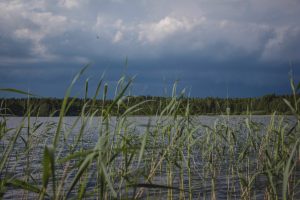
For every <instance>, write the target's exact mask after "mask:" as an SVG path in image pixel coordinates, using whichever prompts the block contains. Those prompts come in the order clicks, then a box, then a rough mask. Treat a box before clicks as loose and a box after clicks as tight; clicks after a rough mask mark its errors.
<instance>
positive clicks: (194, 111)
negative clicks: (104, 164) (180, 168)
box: [0, 94, 293, 116]
mask: <svg viewBox="0 0 300 200" xmlns="http://www.w3.org/2000/svg"><path fill="white" fill-rule="evenodd" d="M172 99H174V97H173V98H172V97H155V96H126V97H123V98H122V99H121V100H119V101H118V103H115V104H113V100H101V99H99V100H95V101H92V99H85V98H69V99H68V102H72V103H71V104H70V106H69V107H68V110H67V112H66V116H78V115H80V114H81V113H82V110H83V108H84V107H88V106H91V104H93V109H94V110H95V111H96V110H98V111H101V110H103V109H104V108H106V107H108V106H110V105H112V104H113V106H112V109H111V113H112V114H113V115H118V114H122V113H123V112H125V111H126V109H128V108H130V107H132V106H136V105H138V106H137V107H138V108H140V109H136V112H135V113H134V114H135V115H156V114H157V113H160V112H161V111H162V110H163V109H164V108H165V107H166V106H167V105H168V104H169V102H170V101H171V100H172ZM283 99H287V100H288V101H290V102H292V101H293V97H292V96H291V95H275V94H269V95H265V96H262V97H256V98H228V99H226V98H215V97H206V98H185V97H177V100H178V101H180V102H181V103H180V104H179V105H180V108H179V109H178V112H179V113H178V114H184V113H185V112H186V110H187V107H188V109H189V113H190V114H191V115H220V114H227V113H230V114H232V115H242V114H248V113H252V114H258V115H259V114H261V115H263V114H272V113H274V112H275V111H276V112H277V113H278V114H290V109H289V107H288V106H287V105H286V104H285V102H284V101H283ZM0 101H1V105H0V106H1V110H0V111H1V112H0V114H1V115H10V116H24V115H25V114H26V112H27V111H28V109H31V111H30V112H31V116H34V115H35V116H50V115H53V116H58V115H59V110H60V109H61V106H62V103H63V99H58V98H30V99H26V98H8V99H4V98H3V99H0ZM96 115H101V112H96Z"/></svg>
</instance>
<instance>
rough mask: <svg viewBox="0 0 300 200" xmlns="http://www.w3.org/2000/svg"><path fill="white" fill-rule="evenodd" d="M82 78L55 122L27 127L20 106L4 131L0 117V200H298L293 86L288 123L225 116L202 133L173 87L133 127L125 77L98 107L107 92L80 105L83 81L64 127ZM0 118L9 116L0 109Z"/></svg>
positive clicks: (299, 144) (35, 121)
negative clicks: (77, 110)
mask: <svg viewBox="0 0 300 200" xmlns="http://www.w3.org/2000/svg"><path fill="white" fill-rule="evenodd" d="M85 69H86V68H84V69H83V70H82V71H81V72H80V73H78V74H77V75H76V76H75V78H74V80H73V81H72V83H71V85H70V87H69V88H68V90H67V92H66V95H65V98H64V101H63V103H62V105H61V109H60V110H59V117H58V118H55V117H53V115H54V113H53V115H51V116H49V118H47V120H45V121H41V120H40V118H39V117H35V118H34V117H32V116H31V115H32V113H36V112H35V111H36V110H39V106H38V105H32V104H31V103H30V98H28V102H27V106H26V108H27V113H26V115H25V116H24V117H23V118H22V119H20V122H19V123H18V126H16V127H8V124H9V123H8V122H9V120H11V119H10V118H9V117H6V115H3V117H2V119H1V120H0V149H1V151H0V156H1V160H0V178H1V179H0V198H8V199H9V198H10V199H18V198H19V199H21V198H22V199H30V198H39V199H69V198H71V199H89V198H91V199H140V198H142V199H284V200H285V199H299V197H300V194H299V192H298V191H300V190H299V189H300V187H299V184H300V178H299V177H300V174H299V168H300V167H299V165H300V139H299V138H300V137H299V136H300V130H299V128H300V127H299V119H300V118H299V116H300V115H299V105H298V104H299V102H300V99H297V93H298V90H299V87H295V84H294V82H293V80H291V86H292V91H293V94H294V97H295V98H294V101H293V102H288V101H287V100H284V101H285V102H286V104H287V105H288V106H289V107H290V109H291V111H292V112H293V114H294V116H295V117H294V118H291V117H289V118H287V117H285V116H276V113H274V115H273V116H272V117H270V122H269V123H268V124H261V123H258V122H255V121H254V120H253V117H252V116H251V113H249V115H247V116H244V119H242V118H240V119H239V120H236V119H234V117H232V116H230V113H229V111H228V110H226V111H225V112H224V113H225V114H224V115H222V116H219V117H218V120H217V121H216V122H215V123H214V124H213V125H212V126H208V125H204V124H201V121H200V122H199V119H198V118H197V116H191V115H190V107H189V104H187V106H186V107H185V108H183V109H184V111H183V110H181V109H182V107H181V105H182V99H183V94H180V95H178V96H177V94H176V85H174V88H173V94H172V98H170V99H166V101H167V102H161V105H166V106H165V107H164V108H162V109H160V108H157V115H156V116H152V117H148V118H146V119H147V123H145V124H144V125H140V124H139V122H138V121H139V119H136V120H135V119H134V118H133V117H131V116H133V115H134V114H135V113H136V112H138V111H140V110H141V109H143V106H144V103H146V102H147V101H145V102H142V103H139V104H137V105H134V106H131V107H129V106H128V105H129V102H128V101H130V98H129V99H128V98H124V97H125V96H126V92H127V90H128V88H129V87H130V85H131V83H132V79H127V78H126V77H122V78H121V79H120V81H119V82H118V85H117V88H116V91H115V98H114V100H113V101H112V102H111V104H110V105H106V106H104V105H105V104H104V103H105V101H106V99H107V94H108V86H107V84H103V79H102V78H101V80H100V81H99V83H98V85H97V89H96V91H95V94H94V96H93V97H92V98H91V99H89V98H88V96H87V94H88V90H89V82H88V80H87V81H86V83H85V94H84V97H85V98H84V105H83V106H82V110H81V115H80V116H78V117H74V118H73V119H72V120H71V122H70V121H68V120H67V118H66V117H65V115H66V113H67V111H68V109H69V108H70V107H71V105H72V103H74V98H73V99H70V98H69V97H70V94H71V90H72V87H73V85H74V84H75V82H76V80H77V79H78V78H80V75H81V74H82V73H83V72H84V70H85ZM3 90H4V91H11V92H18V93H20V94H26V93H25V92H22V91H19V90H14V89H3ZM101 93H102V99H103V101H102V102H103V103H102V104H101V103H100V104H99V101H96V100H97V99H98V98H99V96H101ZM114 108H117V111H118V112H117V115H115V116H113V115H112V110H113V109H114ZM3 111H5V114H6V113H7V112H9V111H8V110H7V109H6V107H5V102H1V112H3ZM37 113H38V112H37ZM179 113H184V114H183V115H180V114H179ZM287 119H291V120H290V121H289V122H288V123H287V121H286V120H287Z"/></svg>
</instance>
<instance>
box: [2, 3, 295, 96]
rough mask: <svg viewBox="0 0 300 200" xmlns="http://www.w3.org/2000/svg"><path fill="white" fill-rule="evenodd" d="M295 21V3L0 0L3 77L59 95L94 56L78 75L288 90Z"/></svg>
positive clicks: (195, 90) (155, 84)
mask: <svg viewBox="0 0 300 200" xmlns="http://www.w3.org/2000/svg"><path fill="white" fill-rule="evenodd" d="M299 17H300V2H299V1H297V0H287V1H281V0H260V1H258V0H252V1H241V0H226V1H220V0H200V1H198V0H188V1H180V0H175V1H174V0H173V1H170V0H163V1H147V0H134V1H126V0H101V1H90V0H56V1H48V0H30V1H26V2H24V1H21V0H12V1H0V19H1V20H0V25H1V26H0V70H1V71H0V80H1V81H0V82H1V85H2V86H3V87H4V86H5V87H9V86H10V85H11V86H16V87H17V88H25V89H26V88H27V87H29V85H30V88H31V89H32V90H36V91H37V92H41V93H42V94H43V95H50V96H61V95H62V94H63V89H62V88H63V87H59V85H60V84H67V82H68V81H69V80H70V79H71V77H72V75H74V74H75V73H76V71H78V70H79V69H80V67H82V66H84V64H87V63H90V62H91V63H93V66H92V68H91V70H90V71H89V72H87V74H86V75H85V77H83V79H85V78H87V77H90V76H91V77H97V76H98V75H99V76H100V75H101V74H102V73H103V72H104V71H106V78H107V79H106V80H107V82H111V83H115V82H116V81H117V79H118V77H120V76H121V75H122V74H124V73H125V72H126V73H127V74H129V75H137V78H136V81H135V87H137V89H136V90H134V91H135V92H136V93H137V94H153V95H161V94H162V92H163V91H164V89H159V88H164V87H165V86H166V85H167V87H168V88H170V87H171V85H172V83H173V82H174V81H176V80H179V84H182V87H187V88H192V95H193V96H210V95H214V96H224V91H226V89H224V87H225V86H226V87H229V88H231V89H232V90H231V91H232V95H233V96H251V95H252V96H253V95H254V96H256V95H261V94H264V93H271V92H276V93H287V92H288V72H289V71H290V70H291V69H293V71H294V74H295V76H296V78H299V77H298V76H299V75H298V74H299V70H298V68H299V62H300V40H299V37H300V24H299V22H298V20H297V19H298V18H299ZM126 57H128V58H129V65H128V66H127V67H124V60H125V58H126ZM290 63H291V64H290ZM92 79H96V78H92ZM2 86H1V87H2ZM18 86H19V87H18ZM78 87H81V86H78ZM43 88H44V89H43ZM45 88H47V89H45Z"/></svg>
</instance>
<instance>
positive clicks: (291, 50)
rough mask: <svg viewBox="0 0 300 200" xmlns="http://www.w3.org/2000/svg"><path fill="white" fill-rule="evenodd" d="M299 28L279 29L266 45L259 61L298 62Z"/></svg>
mask: <svg viewBox="0 0 300 200" xmlns="http://www.w3.org/2000/svg"><path fill="white" fill-rule="evenodd" d="M299 38H300V27H281V28H277V29H276V30H275V34H274V37H272V38H270V39H269V40H268V42H267V43H266V45H265V47H264V49H263V52H262V56H261V59H262V60H263V61H280V60H289V61H299V60H300V41H299Z"/></svg>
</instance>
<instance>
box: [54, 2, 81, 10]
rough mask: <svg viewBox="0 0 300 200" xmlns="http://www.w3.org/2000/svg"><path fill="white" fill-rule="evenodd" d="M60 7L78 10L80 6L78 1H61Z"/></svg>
mask: <svg viewBox="0 0 300 200" xmlns="http://www.w3.org/2000/svg"><path fill="white" fill-rule="evenodd" d="M58 5H59V6H61V7H64V8H67V9H72V8H76V7H78V6H79V2H78V0H59V1H58Z"/></svg>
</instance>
